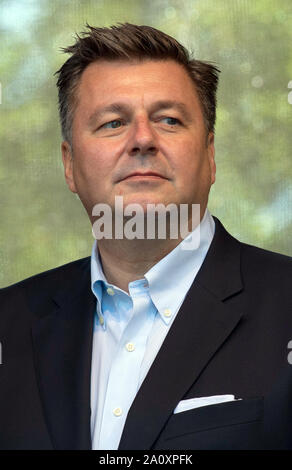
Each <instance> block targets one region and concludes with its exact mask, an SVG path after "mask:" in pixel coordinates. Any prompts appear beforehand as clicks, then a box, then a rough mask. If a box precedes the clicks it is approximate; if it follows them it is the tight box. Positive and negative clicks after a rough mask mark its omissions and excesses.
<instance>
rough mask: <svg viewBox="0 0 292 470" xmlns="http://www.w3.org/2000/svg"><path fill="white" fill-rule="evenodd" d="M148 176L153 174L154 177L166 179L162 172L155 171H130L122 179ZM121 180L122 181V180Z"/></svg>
mask: <svg viewBox="0 0 292 470" xmlns="http://www.w3.org/2000/svg"><path fill="white" fill-rule="evenodd" d="M135 176H137V177H144V176H145V177H147V176H149V177H150V176H152V177H156V178H163V179H166V178H165V177H164V176H162V175H161V174H160V173H156V172H154V171H146V172H140V171H134V172H133V173H130V174H129V175H127V176H125V177H124V178H122V180H125V179H127V178H133V177H135ZM122 180H121V181H122Z"/></svg>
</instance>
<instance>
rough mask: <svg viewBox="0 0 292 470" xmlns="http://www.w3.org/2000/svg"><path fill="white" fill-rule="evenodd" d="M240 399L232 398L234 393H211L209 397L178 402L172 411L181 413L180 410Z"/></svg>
mask: <svg viewBox="0 0 292 470" xmlns="http://www.w3.org/2000/svg"><path fill="white" fill-rule="evenodd" d="M236 400H242V398H234V395H213V396H210V397H199V398H189V399H188V400H182V401H180V402H179V404H178V405H177V407H176V408H175V409H174V412H173V413H181V412H182V411H187V410H192V409H193V408H199V407H201V406H207V405H215V404H216V403H224V402H226V401H236Z"/></svg>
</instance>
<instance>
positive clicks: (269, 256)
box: [240, 242, 292, 269]
mask: <svg viewBox="0 0 292 470" xmlns="http://www.w3.org/2000/svg"><path fill="white" fill-rule="evenodd" d="M240 244H241V247H242V253H243V256H245V257H246V258H248V259H249V260H253V261H254V262H256V263H260V264H269V265H273V266H279V267H280V266H282V267H283V268H284V269H285V268H287V269H292V257H291V256H288V255H283V254H282V253H276V252H274V251H270V250H266V249H264V248H259V247H257V246H254V245H249V244H247V243H242V242H240Z"/></svg>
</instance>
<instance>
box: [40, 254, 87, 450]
mask: <svg viewBox="0 0 292 470" xmlns="http://www.w3.org/2000/svg"><path fill="white" fill-rule="evenodd" d="M78 266H79V268H75V270H74V275H73V276H70V278H69V279H67V278H66V277H67V276H66V273H64V274H63V277H61V279H60V280H59V286H60V290H59V292H58V293H57V294H56V295H54V303H53V302H52V301H51V311H50V312H49V313H48V314H45V315H44V316H42V318H40V319H37V320H36V322H35V324H34V325H33V328H32V337H33V347H34V357H35V366H36V372H37V380H38V385H39V390H40V395H41V400H42V403H43V410H44V416H45V420H46V423H47V426H48V430H49V433H50V436H51V439H52V443H53V446H54V448H56V449H91V438H90V371H91V351H92V328H93V315H94V310H95V301H94V299H95V298H94V296H93V294H92V292H91V290H90V285H91V284H90V262H89V258H88V259H87V260H86V262H84V263H83V264H82V265H78ZM38 308H40V307H38Z"/></svg>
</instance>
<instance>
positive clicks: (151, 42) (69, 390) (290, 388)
mask: <svg viewBox="0 0 292 470" xmlns="http://www.w3.org/2000/svg"><path fill="white" fill-rule="evenodd" d="M66 52H69V53H71V54H72V55H71V57H70V58H69V59H68V60H67V61H66V62H65V64H64V65H63V66H62V67H61V69H60V70H59V71H58V74H59V78H58V88H59V104H60V117H61V125H62V132H63V137H64V141H63V143H62V158H63V164H64V170H65V178H66V182H67V184H68V186H69V189H70V190H71V191H72V192H73V193H77V194H78V196H79V198H80V200H81V201H82V203H83V205H84V207H85V209H86V211H87V213H88V216H89V218H90V221H91V223H92V225H93V226H94V223H95V221H96V220H98V219H96V215H98V214H97V213H96V211H95V209H94V208H95V207H96V205H98V204H103V205H106V206H107V207H109V208H110V209H111V210H112V213H113V214H114V215H115V214H116V212H117V211H116V210H115V203H116V200H117V197H122V204H123V207H122V209H123V210H125V209H126V208H127V207H129V205H130V204H136V205H139V207H140V208H142V214H143V217H144V220H146V216H147V210H148V207H149V206H148V205H149V204H154V205H157V204H162V205H163V207H166V206H168V205H169V204H174V205H175V207H180V205H181V204H187V205H188V206H187V207H188V209H189V208H191V207H193V206H195V205H199V207H200V217H199V220H198V221H197V223H194V222H195V220H194V219H195V218H194V217H193V212H192V211H190V210H188V213H187V214H188V219H187V226H188V228H190V227H191V230H190V233H189V235H187V237H186V239H185V240H183V237H182V236H181V235H178V236H177V237H176V238H172V237H171V236H170V234H169V230H168V235H167V236H166V237H165V238H161V237H154V238H153V237H152V238H150V237H148V238H147V237H140V238H131V237H130V238H129V237H128V238H127V237H125V236H124V237H122V238H121V237H114V236H113V237H112V238H106V237H104V238H100V239H98V241H95V242H94V245H93V249H92V254H91V257H88V258H84V259H81V260H77V261H74V262H72V263H69V264H67V265H65V266H61V267H58V268H55V269H53V270H50V271H47V272H45V273H42V274H38V275H36V276H33V277H31V278H29V279H26V280H24V281H22V282H19V283H17V284H15V285H13V286H10V287H7V288H5V289H2V291H1V296H0V301H1V316H0V331H1V343H2V348H3V364H2V365H1V387H0V398H1V399H0V422H1V435H0V447H1V448H2V449H91V448H92V449H263V448H268V449H270V448H277V449H279V448H290V449H291V448H292V368H291V365H290V363H289V361H288V358H287V356H288V352H289V350H288V349H287V345H288V342H289V341H290V339H292V315H291V295H290V279H291V274H292V268H291V259H290V258H288V257H286V256H283V255H280V254H275V253H271V252H268V251H265V250H262V249H260V248H256V247H252V246H249V245H246V244H243V243H241V242H239V241H237V240H236V239H234V238H233V237H232V236H231V235H229V234H228V233H227V231H226V230H225V229H224V227H223V225H222V224H221V223H220V222H219V220H218V219H217V218H215V217H212V216H211V214H210V213H209V212H208V209H207V202H208V195H209V191H210V187H211V185H212V184H213V183H214V181H215V172H216V167H215V160H214V154H215V152H214V125H215V109H216V88H217V81H218V72H219V70H218V69H217V68H216V67H214V66H213V65H211V64H208V63H206V62H201V61H197V60H194V59H190V58H189V55H188V53H187V51H186V50H185V49H184V48H183V47H182V46H181V45H180V44H179V43H178V42H177V41H175V40H174V39H173V38H171V37H169V36H167V35H166V34H164V33H162V32H161V31H158V30H155V29H154V28H151V27H148V26H136V25H131V24H122V25H119V26H113V27H111V28H93V27H89V26H88V32H87V33H84V34H83V36H82V37H77V39H76V43H75V44H74V45H73V46H71V47H69V48H67V49H66ZM124 215H125V218H124V219H123V223H125V221H126V220H128V219H127V217H126V212H125V213H124ZM115 220H116V219H115ZM167 227H168V229H170V225H169V224H168V226H167ZM198 233H199V234H200V243H199V246H197V247H195V248H193V249H185V248H186V247H185V246H184V244H185V243H186V242H187V240H189V239H190V237H192V236H194V235H198Z"/></svg>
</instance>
